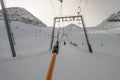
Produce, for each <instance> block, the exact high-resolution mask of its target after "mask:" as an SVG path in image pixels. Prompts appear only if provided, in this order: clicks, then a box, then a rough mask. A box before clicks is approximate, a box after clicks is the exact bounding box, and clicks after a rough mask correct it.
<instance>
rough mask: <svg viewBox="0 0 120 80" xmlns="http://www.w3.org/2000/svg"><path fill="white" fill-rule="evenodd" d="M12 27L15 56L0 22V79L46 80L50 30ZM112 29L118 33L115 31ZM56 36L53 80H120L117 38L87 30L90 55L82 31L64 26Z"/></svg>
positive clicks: (25, 26)
mask: <svg viewBox="0 0 120 80" xmlns="http://www.w3.org/2000/svg"><path fill="white" fill-rule="evenodd" d="M11 25H12V30H13V33H14V36H15V41H16V45H15V49H16V54H17V57H16V58H12V57H11V51H10V48H9V47H8V46H9V43H8V39H7V34H6V30H5V25H4V22H3V21H0V37H1V38H0V80H45V77H46V74H47V70H48V66H49V62H50V59H51V56H52V53H51V50H50V42H51V34H52V28H51V27H36V26H34V25H30V24H25V23H22V22H17V21H12V22H11ZM111 30H112V31H113V32H117V33H120V31H119V29H117V28H116V30H115V29H111ZM57 31H58V29H56V30H55V37H54V39H55V41H56V35H57ZM59 33H60V35H59V38H60V39H59V41H60V49H59V53H58V55H57V57H56V63H55V69H54V73H53V80H120V49H119V48H120V43H119V41H120V35H114V34H112V33H111V31H109V32H108V30H107V31H105V30H102V29H101V30H100V29H98V30H97V29H93V30H92V29H90V30H88V37H89V40H90V43H91V45H92V48H93V54H91V53H89V52H88V48H87V44H86V40H85V36H84V32H83V29H82V28H79V27H76V26H74V25H72V26H67V27H65V28H61V29H60V31H59ZM55 41H54V42H55ZM64 42H66V45H64ZM75 44H76V45H75Z"/></svg>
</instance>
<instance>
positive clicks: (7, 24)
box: [0, 0, 16, 57]
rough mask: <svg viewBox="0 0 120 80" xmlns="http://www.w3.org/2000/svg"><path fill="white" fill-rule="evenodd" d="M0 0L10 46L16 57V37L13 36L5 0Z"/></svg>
mask: <svg viewBox="0 0 120 80" xmlns="http://www.w3.org/2000/svg"><path fill="white" fill-rule="evenodd" d="M0 2H1V8H2V13H3V17H4V21H5V25H6V30H7V35H8V39H9V43H10V48H11V51H12V56H13V57H16V53H15V48H14V44H15V42H14V38H13V33H12V31H11V28H10V23H9V20H8V16H7V13H6V9H5V5H4V1H3V0H0Z"/></svg>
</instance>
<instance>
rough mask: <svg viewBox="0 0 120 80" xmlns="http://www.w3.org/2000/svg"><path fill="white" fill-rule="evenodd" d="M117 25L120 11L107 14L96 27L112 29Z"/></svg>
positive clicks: (119, 25)
mask: <svg viewBox="0 0 120 80" xmlns="http://www.w3.org/2000/svg"><path fill="white" fill-rule="evenodd" d="M118 27H120V11H118V12H117V13H114V14H112V15H111V16H109V17H108V18H107V19H105V20H104V21H103V22H102V23H101V24H99V25H98V26H97V27H96V28H97V29H105V30H108V29H114V28H118Z"/></svg>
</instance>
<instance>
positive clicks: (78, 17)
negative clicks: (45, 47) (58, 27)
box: [51, 15, 93, 53]
mask: <svg viewBox="0 0 120 80" xmlns="http://www.w3.org/2000/svg"><path fill="white" fill-rule="evenodd" d="M66 20H67V21H66ZM57 21H60V22H63V21H64V22H70V21H79V23H81V25H82V26H83V30H84V34H85V39H86V42H87V46H88V50H89V52H90V53H92V52H93V50H92V45H91V44H90V42H89V39H88V35H87V31H86V27H85V22H84V19H83V16H82V15H77V16H65V17H55V18H54V26H53V31H55V24H56V22H57ZM53 38H54V32H53V34H52V41H51V42H52V43H51V49H52V45H53Z"/></svg>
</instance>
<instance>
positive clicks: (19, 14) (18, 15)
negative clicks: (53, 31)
mask: <svg viewBox="0 0 120 80" xmlns="http://www.w3.org/2000/svg"><path fill="white" fill-rule="evenodd" d="M6 10H7V14H8V15H9V19H10V20H12V21H20V22H23V23H28V24H32V25H36V26H40V27H46V25H45V24H44V23H43V22H42V21H40V20H39V19H37V18H36V17H35V16H33V15H32V14H31V13H30V12H28V11H27V10H25V9H24V8H20V7H11V8H7V9H6ZM0 20H3V16H2V11H0Z"/></svg>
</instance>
